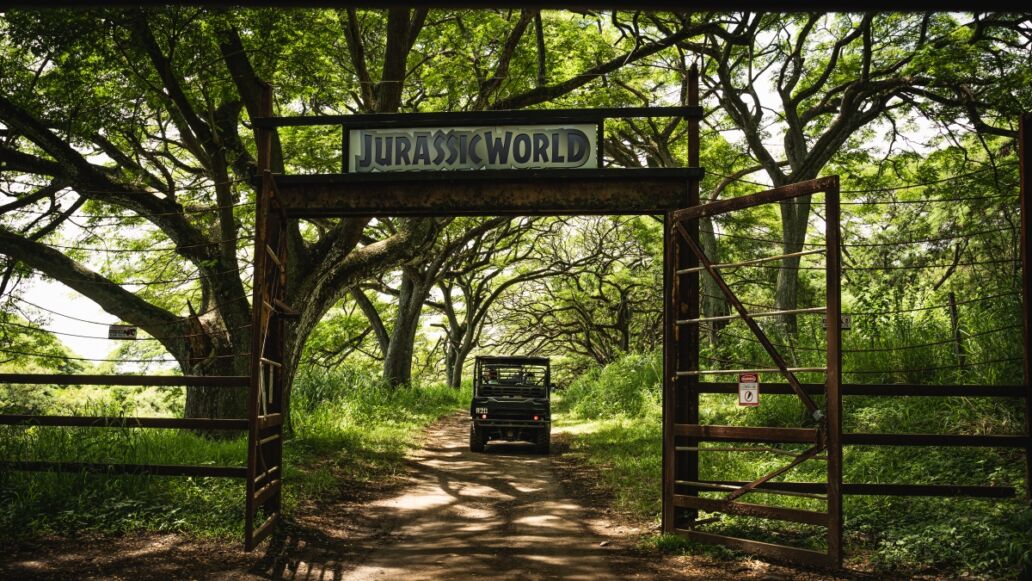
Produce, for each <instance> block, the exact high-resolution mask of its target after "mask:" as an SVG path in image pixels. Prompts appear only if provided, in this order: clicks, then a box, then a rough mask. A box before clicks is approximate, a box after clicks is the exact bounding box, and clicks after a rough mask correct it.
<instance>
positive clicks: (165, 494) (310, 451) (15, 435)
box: [0, 371, 469, 541]
mask: <svg viewBox="0 0 1032 581" xmlns="http://www.w3.org/2000/svg"><path fill="white" fill-rule="evenodd" d="M112 390H114V391H109V392H107V393H108V395H98V396H97V397H96V398H94V399H93V400H87V401H88V403H85V404H83V403H78V404H76V406H77V407H75V406H72V407H68V406H67V405H64V404H61V403H60V402H65V401H77V402H82V401H84V400H83V399H82V398H78V397H72V396H70V394H69V393H67V392H65V391H64V390H55V393H54V394H53V396H54V397H51V398H47V399H45V400H39V401H37V402H36V404H35V405H37V406H39V405H44V404H45V405H48V406H50V407H48V408H45V409H38V407H37V409H36V410H34V411H39V412H42V413H78V414H83V415H87V414H92V415H119V414H122V415H127V416H128V415H134V413H138V414H139V415H161V414H162V413H164V414H168V415H171V411H172V410H173V409H174V408H175V407H176V405H177V404H176V402H175V401H169V402H167V405H156V404H155V398H148V397H143V398H139V399H137V398H133V397H130V396H127V395H126V394H125V393H119V392H118V391H117V390H118V388H112ZM111 393H116V394H118V395H116V396H111V395H110V394H111ZM79 395H81V394H79ZM130 395H131V394H130ZM162 397H163V398H164V396H162ZM468 398H469V395H468V389H467V390H460V391H456V390H454V389H451V388H448V387H445V386H417V387H407V388H399V389H388V388H384V387H382V386H378V385H377V384H376V383H375V382H374V381H372V380H370V378H368V377H363V376H357V375H353V374H347V373H325V372H322V373H321V372H311V371H309V372H304V373H302V374H301V375H300V377H299V378H298V379H297V381H296V382H295V386H294V391H293V397H292V402H291V409H292V414H293V418H292V430H293V431H292V434H291V436H290V437H289V438H288V439H287V440H286V441H285V448H284V459H285V466H284V470H285V481H286V482H287V486H286V488H285V490H286V498H285V503H286V505H287V510H288V511H289V510H290V509H291V508H293V507H297V506H298V505H299V504H303V503H307V502H310V501H314V500H316V499H326V498H332V497H333V496H334V495H335V494H337V493H338V491H339V489H340V487H341V486H342V484H347V485H354V484H355V483H361V482H364V481H376V480H381V479H386V478H389V477H390V476H391V475H392V474H393V473H395V472H396V471H397V470H398V469H399V467H400V465H401V461H402V459H403V458H404V455H405V453H406V451H407V450H408V449H409V448H410V447H411V446H413V445H414V443H415V442H416V439H417V436H418V435H419V433H420V431H421V430H422V429H423V428H424V427H426V426H427V425H429V424H430V423H432V422H433V421H434V420H436V419H437V418H439V417H440V416H442V415H444V414H447V413H449V412H451V411H453V410H455V409H458V408H459V407H461V406H462V404H463V403H464V402H468ZM162 401H164V400H162ZM41 402H42V403H41ZM4 403H7V402H4ZM137 406H145V407H147V408H148V409H150V413H143V412H142V411H138V410H136V408H137ZM155 412H157V413H155ZM0 458H5V459H8V458H9V459H43V460H67V461H71V460H75V461H80V462H116V463H154V464H212V465H220V466H239V465H243V464H244V462H245V458H246V441H245V439H244V438H236V439H232V440H211V439H208V438H205V437H202V436H199V435H196V434H193V433H190V432H184V431H177V430H141V429H97V428H94V429H89V428H53V427H30V428H23V427H5V428H4V429H3V430H0ZM243 497H244V485H243V482H242V481H240V480H235V479H216V478H184V477H153V476H151V477H147V476H104V475H90V474H48V473H21V472H4V471H0V540H6V541H12V540H15V539H18V538H32V537H39V536H43V535H50V534H59V535H77V534H82V533H90V532H102V533H126V532H134V531H177V532H184V533H189V534H191V535H194V536H198V537H210V538H226V539H238V538H239V536H240V534H241V530H242V528H243Z"/></svg>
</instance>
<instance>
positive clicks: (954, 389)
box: [698, 382, 1026, 397]
mask: <svg viewBox="0 0 1032 581" xmlns="http://www.w3.org/2000/svg"><path fill="white" fill-rule="evenodd" d="M801 385H802V387H803V389H804V390H805V391H806V393H809V394H816V395H820V394H823V393H824V388H825V385H824V384H823V383H803V384H801ZM761 389H762V391H763V393H768V394H772V395H793V394H794V393H795V392H794V391H792V387H791V386H790V385H788V384H787V383H764V384H762V386H761ZM1025 389H1026V387H1025V385H1019V384H1015V385H923V384H918V383H871V384H865V383H844V384H842V385H841V388H840V390H841V394H842V395H843V396H872V395H876V396H894V397H895V396H900V397H904V396H906V397H1022V396H1023V395H1024V393H1025ZM698 392H699V393H738V384H737V383H714V382H699V384H698Z"/></svg>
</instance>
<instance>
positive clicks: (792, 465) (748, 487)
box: [724, 442, 830, 502]
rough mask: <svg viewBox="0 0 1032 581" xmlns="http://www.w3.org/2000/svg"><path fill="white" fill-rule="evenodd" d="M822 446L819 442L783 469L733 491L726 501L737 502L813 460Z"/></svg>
mask: <svg viewBox="0 0 1032 581" xmlns="http://www.w3.org/2000/svg"><path fill="white" fill-rule="evenodd" d="M822 445H823V442H818V443H817V445H816V446H814V447H812V448H810V449H808V450H804V451H803V452H802V453H801V454H799V455H798V456H796V457H795V458H794V459H793V460H792V461H791V462H789V463H788V464H786V465H784V466H782V467H781V468H778V469H777V470H774V471H772V472H769V473H768V474H765V475H764V476H761V477H760V478H757V479H756V480H753V481H752V482H749V483H747V484H743V485H742V486H741V487H739V488H738V489H736V490H733V491H731V493H730V494H728V495H727V496H726V497H725V498H724V500H726V501H732V500H735V499H736V498H739V497H740V496H742V495H744V494H748V493H750V492H752V491H753V489H755V488H756V487H757V486H760V485H761V484H764V483H766V482H768V481H770V480H773V479H775V478H777V477H778V476H781V475H782V474H784V473H786V472H788V471H789V470H791V469H793V468H795V467H796V466H798V465H800V464H802V463H803V462H806V461H807V460H809V459H811V458H813V457H814V456H816V455H817V454H818V453H820V451H821V447H822ZM829 488H830V487H829ZM829 499H830V495H829ZM829 502H830V500H829Z"/></svg>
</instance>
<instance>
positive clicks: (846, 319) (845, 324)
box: [821, 315, 853, 331]
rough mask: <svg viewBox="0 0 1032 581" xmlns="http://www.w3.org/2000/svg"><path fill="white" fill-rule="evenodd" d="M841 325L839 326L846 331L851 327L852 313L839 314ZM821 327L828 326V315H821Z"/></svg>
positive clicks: (825, 327)
mask: <svg viewBox="0 0 1032 581" xmlns="http://www.w3.org/2000/svg"><path fill="white" fill-rule="evenodd" d="M841 317H842V326H841V327H840V328H841V329H842V330H843V331H848V330H850V329H852V328H853V315H841ZM821 327H822V328H824V329H827V328H828V316H827V315H824V316H822V317H821Z"/></svg>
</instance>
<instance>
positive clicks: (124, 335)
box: [107, 325, 136, 341]
mask: <svg viewBox="0 0 1032 581" xmlns="http://www.w3.org/2000/svg"><path fill="white" fill-rule="evenodd" d="M107 335H108V339H121V340H128V341H133V340H135V339H136V327H134V326H132V325H111V326H109V327H108V332H107Z"/></svg>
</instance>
